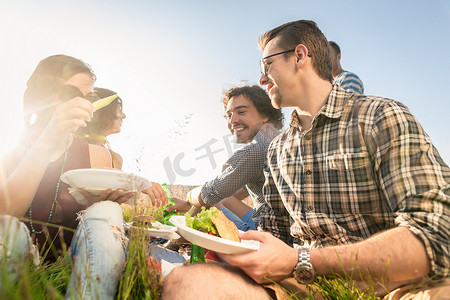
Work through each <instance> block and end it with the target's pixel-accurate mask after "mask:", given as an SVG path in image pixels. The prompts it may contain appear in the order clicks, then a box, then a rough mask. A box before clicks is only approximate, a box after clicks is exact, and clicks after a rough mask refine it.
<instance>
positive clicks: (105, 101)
mask: <svg viewBox="0 0 450 300" xmlns="http://www.w3.org/2000/svg"><path fill="white" fill-rule="evenodd" d="M116 98H117V94H115V95H112V96H109V97H105V98H103V99H100V100H97V101H95V102H94V103H92V106H93V107H94V109H95V110H99V109H101V108H103V107H105V106H107V105H109V104H110V103H111V102H113V101H114V99H116Z"/></svg>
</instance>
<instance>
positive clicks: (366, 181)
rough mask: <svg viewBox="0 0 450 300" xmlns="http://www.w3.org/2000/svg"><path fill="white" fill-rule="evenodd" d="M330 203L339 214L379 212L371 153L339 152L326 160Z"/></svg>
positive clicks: (330, 206)
mask: <svg viewBox="0 0 450 300" xmlns="http://www.w3.org/2000/svg"><path fill="white" fill-rule="evenodd" d="M324 167H325V170H327V171H326V172H325V174H326V175H325V176H326V178H324V180H325V182H326V183H327V185H328V186H329V188H328V191H329V193H328V195H327V202H328V203H327V204H328V206H329V208H330V210H331V211H333V212H334V213H338V214H368V213H372V212H376V211H379V209H380V207H379V206H380V204H379V201H380V200H379V199H380V198H379V191H378V186H377V184H376V181H375V178H374V172H373V168H372V163H371V161H370V159H369V155H368V153H367V152H358V153H337V154H332V155H329V156H327V157H326V159H325V166H324Z"/></svg>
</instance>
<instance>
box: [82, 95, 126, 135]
mask: <svg viewBox="0 0 450 300" xmlns="http://www.w3.org/2000/svg"><path fill="white" fill-rule="evenodd" d="M94 90H95V93H96V95H97V96H98V97H99V98H100V99H101V98H105V97H108V96H112V95H116V94H117V93H116V92H114V91H111V90H108V89H104V88H98V87H96V88H94ZM117 107H119V108H120V110H121V111H122V99H121V98H120V97H119V96H117V98H116V99H114V100H113V101H112V102H111V103H110V104H108V105H107V106H105V107H103V108H102V109H99V110H98V111H96V112H94V116H93V118H92V121H91V122H89V123H88V125H87V127H85V128H82V129H81V130H80V132H79V136H80V137H82V138H84V139H86V140H88V142H89V138H90V137H91V138H92V137H94V139H95V136H96V135H101V134H102V132H103V131H104V130H105V129H107V128H108V127H110V126H111V124H112V123H113V122H114V120H116V119H117V114H116V112H117Z"/></svg>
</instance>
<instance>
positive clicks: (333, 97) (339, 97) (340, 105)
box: [289, 85, 347, 128]
mask: <svg viewBox="0 0 450 300" xmlns="http://www.w3.org/2000/svg"><path fill="white" fill-rule="evenodd" d="M346 94H347V92H346V91H345V90H344V89H343V88H341V87H339V86H338V85H333V89H332V90H331V93H330V95H328V99H327V101H326V102H325V104H324V105H323V106H322V108H321V109H320V110H319V112H318V113H317V115H316V117H315V118H314V119H317V117H318V116H319V115H324V116H326V117H328V118H331V119H336V118H340V117H341V116H342V113H343V111H344V105H345V102H346V99H347V97H346ZM289 126H291V127H297V128H301V126H300V119H299V117H298V114H297V111H296V110H295V109H294V111H293V112H292V115H291V120H290V122H289Z"/></svg>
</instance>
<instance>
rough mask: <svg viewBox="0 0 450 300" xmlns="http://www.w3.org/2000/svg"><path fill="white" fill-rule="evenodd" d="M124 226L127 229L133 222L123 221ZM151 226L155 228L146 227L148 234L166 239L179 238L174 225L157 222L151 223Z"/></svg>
mask: <svg viewBox="0 0 450 300" xmlns="http://www.w3.org/2000/svg"><path fill="white" fill-rule="evenodd" d="M124 226H125V228H127V229H131V227H132V226H133V222H130V223H125V225H124ZM152 226H153V227H157V228H148V235H149V236H152V237H156V238H163V239H168V240H176V239H179V238H180V236H179V235H178V234H177V233H176V231H177V228H176V227H173V226H169V225H165V224H161V223H159V222H155V223H152Z"/></svg>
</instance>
